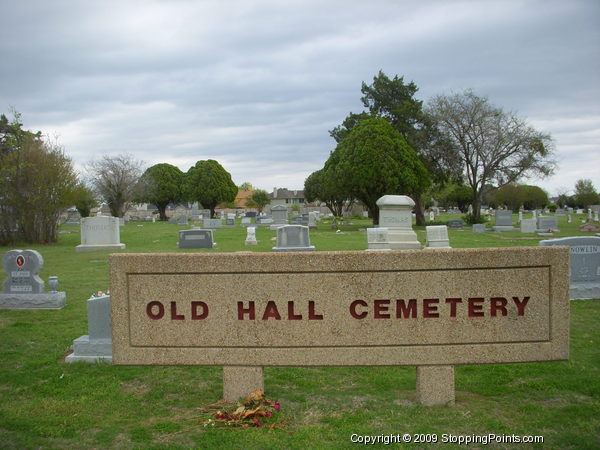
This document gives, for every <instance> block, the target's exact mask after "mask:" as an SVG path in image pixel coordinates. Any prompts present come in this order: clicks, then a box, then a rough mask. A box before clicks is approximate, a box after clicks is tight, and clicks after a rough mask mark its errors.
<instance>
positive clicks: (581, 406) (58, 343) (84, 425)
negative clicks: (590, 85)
mask: <svg viewBox="0 0 600 450" xmlns="http://www.w3.org/2000/svg"><path fill="white" fill-rule="evenodd" d="M573 217H574V222H573V223H572V224H567V222H566V217H560V218H559V228H560V229H561V232H560V233H557V234H556V236H557V237H562V236H573V235H584V234H585V233H579V231H578V227H579V225H581V222H580V221H579V219H580V217H581V218H583V215H582V216H577V215H574V216H573ZM450 218H454V217H450V216H442V217H441V218H440V220H448V219H450ZM515 223H516V216H515ZM369 226H370V222H369V221H368V220H366V219H350V220H348V221H347V222H346V223H344V224H342V225H341V226H340V230H341V232H340V233H336V231H335V230H333V229H331V225H330V224H327V223H321V224H320V225H319V228H318V230H314V231H311V244H313V245H315V246H316V248H317V250H320V251H323V250H362V249H365V248H366V231H365V229H366V228H367V227H369ZM183 228H184V227H180V226H178V225H172V224H167V223H147V222H131V223H129V224H128V225H126V226H125V227H124V228H122V231H121V242H123V243H125V244H126V245H127V248H126V249H125V250H124V252H136V253H141V252H190V251H193V252H197V251H207V252H215V251H223V252H235V251H259V252H262V251H270V250H271V248H272V247H273V246H274V245H275V242H274V240H273V238H274V237H275V232H274V231H270V230H268V228H267V229H265V228H260V229H259V230H258V231H257V239H258V241H259V243H258V245H257V246H245V245H244V239H245V237H246V230H245V229H244V228H242V227H239V226H236V227H235V228H223V229H218V230H216V231H215V240H216V241H217V246H218V249H217V250H179V249H178V248H177V239H178V230H180V229H183ZM415 229H416V230H417V234H418V237H419V240H420V241H421V242H424V241H425V230H424V227H416V228H415ZM61 230H62V231H63V232H65V234H61V235H60V239H59V243H58V244H55V245H43V246H41V245H40V246H31V245H27V244H22V245H18V246H15V247H5V248H2V253H3V252H4V251H8V250H10V249H12V248H21V249H25V248H33V249H35V250H38V251H39V252H40V253H41V254H42V255H43V257H44V268H43V271H42V273H41V276H42V278H43V279H44V280H45V281H47V279H48V276H50V275H57V276H58V277H59V283H60V285H59V290H61V291H66V292H67V305H66V307H65V308H64V309H62V310H58V311H50V310H46V311H41V310H38V311H18V310H0V448H19V449H21V448H103V447H119V448H189V447H198V448H274V449H275V448H346V447H353V446H355V445H357V444H352V442H351V440H350V438H351V435H353V434H354V433H357V434H360V435H387V434H397V433H400V434H404V433H411V434H417V433H425V434H427V433H436V434H438V436H439V439H441V437H442V434H444V433H446V434H453V435H487V434H489V433H494V434H497V435H498V434H507V435H512V434H515V435H541V436H543V437H544V443H543V444H535V445H534V446H536V447H538V448H599V447H600V300H598V299H596V300H585V301H573V302H571V348H570V352H571V356H570V359H569V361H560V362H546V363H527V364H497V365H467V366H457V367H456V406H454V407H429V408H427V407H423V406H420V405H419V404H417V403H416V401H415V372H416V371H415V368H414V367H318V368H288V367H277V368H273V367H267V368H265V388H266V393H267V396H268V397H270V398H271V399H274V400H275V399H276V400H278V401H279V402H280V403H281V406H282V410H281V412H280V416H279V417H281V418H283V420H282V423H280V424H279V425H278V426H277V427H275V428H274V429H271V430H269V429H267V428H265V427H261V428H253V429H238V428H229V429H227V428H225V429H224V428H218V427H212V426H210V425H209V426H206V427H205V426H203V425H201V424H199V422H200V421H202V420H205V419H207V418H208V416H207V414H206V413H205V412H204V411H203V410H202V408H205V407H207V406H208V405H211V404H213V403H215V402H217V401H218V400H219V399H220V397H221V394H222V382H221V368H219V367H116V366H110V365H107V364H85V363H75V364H65V363H63V362H62V359H63V358H64V356H65V355H66V354H67V353H69V352H70V349H71V346H72V342H73V339H75V338H77V337H79V336H80V335H82V334H87V311H86V300H87V299H88V298H89V297H90V294H91V293H92V292H95V291H98V290H106V289H108V287H109V278H108V254H109V253H110V252H108V251H97V252H90V253H76V252H75V246H76V245H78V244H79V243H80V236H79V228H78V227H68V226H63V227H62V228H61ZM449 235H450V243H451V246H452V247H455V248H458V247H462V248H468V247H507V246H522V245H538V242H539V241H540V240H541V239H542V238H540V237H539V236H537V235H534V234H531V235H527V236H524V235H522V234H521V233H519V232H511V233H502V234H500V233H492V232H487V233H485V234H474V233H472V232H471V230H470V227H465V229H464V230H450V231H449ZM586 235H590V234H589V233H587V234H586ZM430 446H431V447H435V446H436V445H434V444H432V445H430ZM514 446H515V444H492V445H490V447H491V448H513V447H514ZM414 447H415V448H421V447H427V445H421V444H418V445H414ZM457 447H458V446H457ZM472 447H473V446H472ZM474 447H475V448H481V447H482V445H481V444H478V445H475V446H474Z"/></svg>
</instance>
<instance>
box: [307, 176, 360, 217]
mask: <svg viewBox="0 0 600 450" xmlns="http://www.w3.org/2000/svg"><path fill="white" fill-rule="evenodd" d="M304 198H305V199H306V201H307V202H308V203H312V202H314V201H315V200H319V201H321V202H323V203H325V206H327V208H329V210H330V211H331V214H333V215H334V216H335V217H341V216H342V212H343V210H344V205H345V204H347V203H349V202H351V198H350V196H349V194H348V192H347V191H346V190H345V189H344V186H343V185H338V184H337V183H336V182H335V177H334V176H331V175H330V176H328V175H327V173H326V171H325V169H321V170H317V171H315V172H313V173H311V174H310V175H309V176H308V177H307V178H306V180H304Z"/></svg>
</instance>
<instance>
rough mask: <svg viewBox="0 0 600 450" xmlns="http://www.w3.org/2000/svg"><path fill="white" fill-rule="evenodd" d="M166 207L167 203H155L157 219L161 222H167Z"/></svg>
mask: <svg viewBox="0 0 600 450" xmlns="http://www.w3.org/2000/svg"><path fill="white" fill-rule="evenodd" d="M167 205H168V203H157V204H156V207H157V208H158V215H159V219H158V220H161V221H163V222H165V221H167V220H169V218H168V217H167Z"/></svg>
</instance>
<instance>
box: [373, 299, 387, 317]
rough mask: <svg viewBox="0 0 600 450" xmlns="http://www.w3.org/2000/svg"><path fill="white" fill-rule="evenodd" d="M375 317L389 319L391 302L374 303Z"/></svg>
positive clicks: (376, 301)
mask: <svg viewBox="0 0 600 450" xmlns="http://www.w3.org/2000/svg"><path fill="white" fill-rule="evenodd" d="M373 305H374V307H373V317H374V318H375V319H389V318H390V315H389V313H388V312H387V311H388V309H389V306H390V301H389V300H375V301H374V302H373Z"/></svg>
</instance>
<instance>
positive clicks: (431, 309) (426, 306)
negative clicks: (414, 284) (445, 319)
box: [423, 298, 440, 318]
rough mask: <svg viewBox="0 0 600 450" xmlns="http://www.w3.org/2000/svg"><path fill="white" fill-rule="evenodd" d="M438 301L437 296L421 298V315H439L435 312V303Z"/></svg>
mask: <svg viewBox="0 0 600 450" xmlns="http://www.w3.org/2000/svg"><path fill="white" fill-rule="evenodd" d="M439 302H440V299H439V298H424V299H423V317H425V318H429V317H440V313H439V312H437V309H438V307H437V304H438V303H439Z"/></svg>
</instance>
